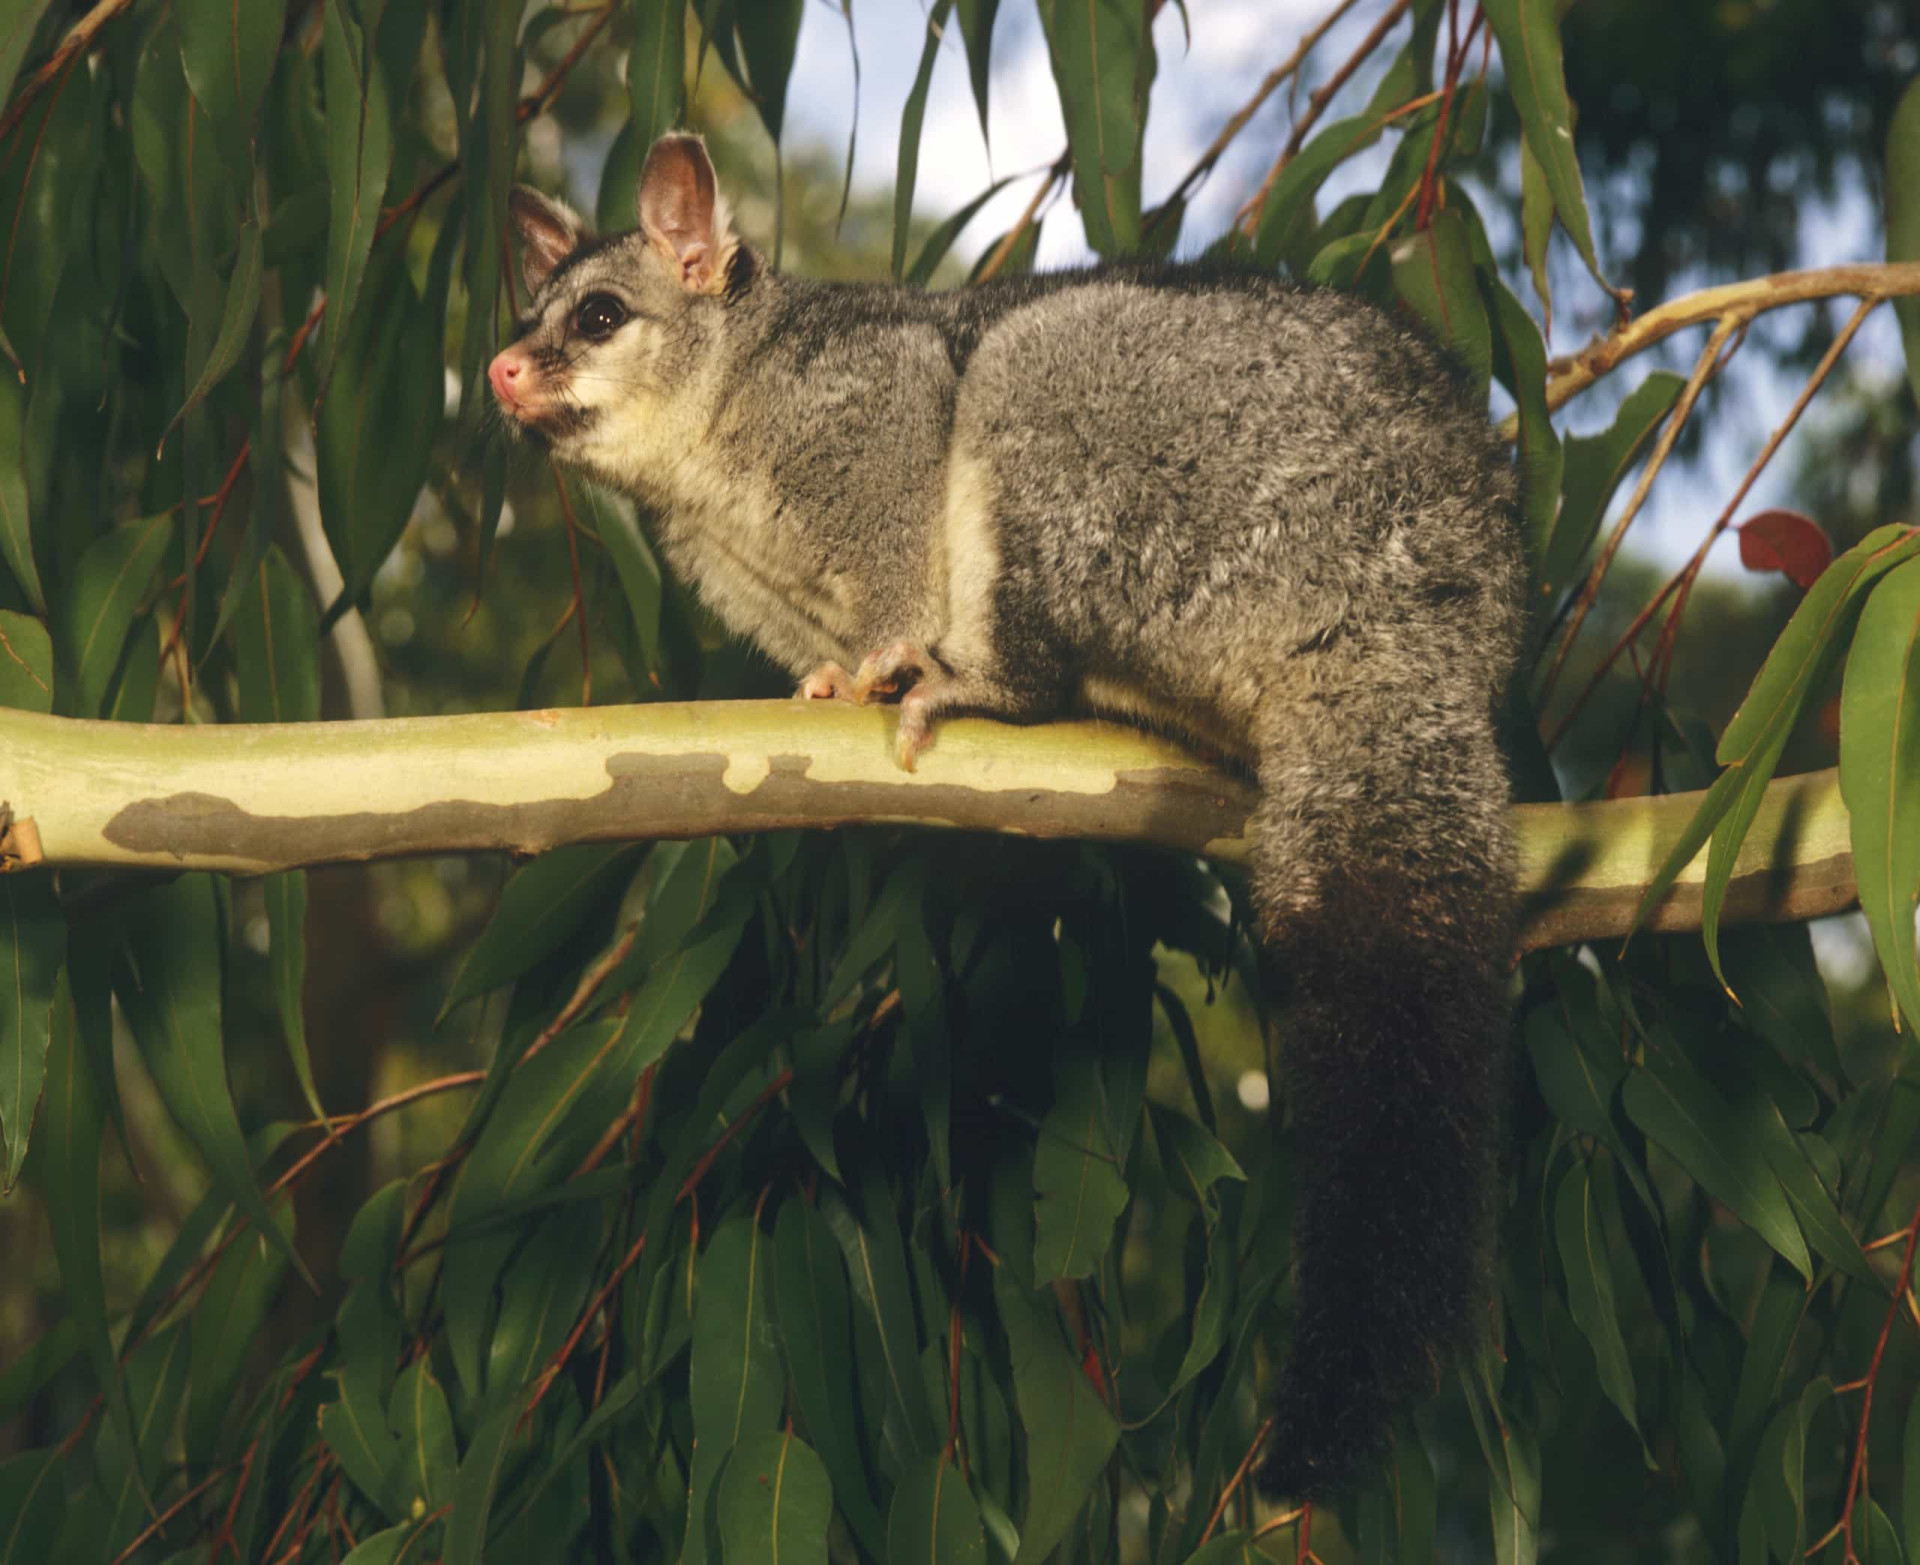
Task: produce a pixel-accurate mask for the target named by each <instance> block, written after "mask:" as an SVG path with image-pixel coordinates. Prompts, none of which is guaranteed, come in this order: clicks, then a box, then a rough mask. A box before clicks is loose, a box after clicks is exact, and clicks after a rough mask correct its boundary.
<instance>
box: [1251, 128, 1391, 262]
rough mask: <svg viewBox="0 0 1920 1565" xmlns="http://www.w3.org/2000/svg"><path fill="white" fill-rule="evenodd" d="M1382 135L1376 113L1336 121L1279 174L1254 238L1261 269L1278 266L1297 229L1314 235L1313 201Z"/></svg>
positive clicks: (1314, 138)
mask: <svg viewBox="0 0 1920 1565" xmlns="http://www.w3.org/2000/svg"><path fill="white" fill-rule="evenodd" d="M1380 131H1381V122H1380V118H1379V116H1378V115H1375V114H1359V115H1355V116H1354V117H1353V118H1352V119H1345V120H1335V121H1334V122H1333V123H1332V124H1331V125H1328V126H1326V127H1325V128H1324V129H1323V130H1321V131H1320V132H1319V133H1318V134H1317V135H1315V136H1314V137H1313V138H1312V139H1311V140H1309V141H1308V142H1307V143H1306V144H1305V145H1304V146H1302V147H1301V149H1300V150H1299V152H1298V153H1296V154H1295V155H1294V157H1293V159H1292V160H1291V161H1290V162H1289V163H1288V164H1287V166H1286V167H1285V168H1284V169H1282V170H1281V171H1280V177H1279V178H1278V179H1276V180H1275V181H1274V182H1273V189H1271V190H1269V191H1268V192H1267V201H1266V205H1265V206H1263V207H1261V209H1260V226H1259V228H1258V229H1257V230H1256V231H1255V233H1254V254H1255V255H1256V257H1257V258H1258V260H1259V263H1260V264H1261V265H1262V266H1272V265H1275V264H1277V263H1278V261H1279V260H1280V256H1281V252H1282V250H1283V249H1284V248H1285V246H1286V243H1287V241H1288V238H1289V236H1290V235H1291V234H1292V233H1293V231H1294V228H1295V225H1296V224H1299V223H1303V222H1304V223H1305V224H1306V225H1307V228H1308V231H1309V232H1310V231H1311V228H1312V217H1313V198H1314V196H1315V195H1316V194H1317V193H1318V192H1319V189H1320V187H1321V185H1323V184H1324V183H1325V182H1326V179H1327V176H1328V175H1329V174H1331V173H1332V172H1333V171H1334V170H1335V169H1336V168H1338V167H1339V166H1340V165H1341V164H1342V163H1344V162H1345V161H1346V160H1347V159H1348V158H1350V157H1352V156H1353V155H1354V154H1355V153H1357V152H1361V151H1364V150H1365V149H1366V148H1368V147H1370V146H1372V145H1373V144H1374V143H1375V142H1376V141H1378V140H1379V139H1380ZM1371 237H1372V236H1371V235H1369V236H1368V239H1369V242H1371Z"/></svg>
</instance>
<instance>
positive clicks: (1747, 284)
mask: <svg viewBox="0 0 1920 1565" xmlns="http://www.w3.org/2000/svg"><path fill="white" fill-rule="evenodd" d="M1913 294H1920V261H1862V262H1858V263H1856V264H1855V265H1851V266H1823V267H1818V268H1815V269H1814V270H1812V271H1805V272H1775V273H1773V274H1772V275H1770V276H1767V277H1750V278H1748V279H1747V280H1746V281H1744V282H1737V283H1726V284H1723V285H1722V286H1721V287H1718V288H1703V289H1701V290H1700V291H1699V292H1698V293H1689V294H1682V295H1681V296H1680V297H1679V298H1678V299H1670V300H1668V301H1667V303H1665V304H1663V305H1661V306H1659V307H1658V308H1657V309H1652V310H1649V311H1647V313H1646V314H1645V315H1642V316H1640V317H1639V318H1638V319H1637V320H1634V321H1631V322H1629V323H1628V324H1627V325H1625V326H1623V327H1621V328H1619V329H1618V330H1617V331H1613V332H1610V333H1608V334H1607V335H1606V336H1605V337H1601V338H1598V339H1597V340H1595V341H1594V342H1591V343H1589V344H1588V345H1587V346H1586V347H1584V348H1582V349H1581V350H1580V351H1579V352H1578V353H1576V354H1574V355H1573V356H1572V357H1571V358H1570V359H1568V360H1567V361H1565V363H1563V364H1559V365H1557V366H1556V367H1555V369H1554V373H1553V374H1552V376H1551V377H1550V378H1549V379H1548V381H1547V407H1548V409H1549V410H1553V409H1558V408H1562V407H1565V406H1566V404H1567V403H1568V402H1570V401H1572V400H1573V398H1575V397H1576V396H1578V395H1579V394H1580V393H1581V392H1583V391H1585V390H1586V389H1587V387H1589V386H1591V385H1592V384H1593V383H1594V382H1595V381H1597V380H1598V379H1600V377H1601V376H1603V375H1605V374H1607V373H1609V372H1610V371H1611V370H1613V369H1615V368H1616V367H1617V366H1619V365H1620V364H1622V363H1624V362H1625V361H1626V360H1628V359H1630V358H1632V357H1633V356H1634V355H1635V354H1636V353H1644V352H1646V350H1647V349H1649V348H1651V347H1652V346H1654V344H1655V343H1660V342H1665V341H1666V340H1667V338H1669V337H1671V336H1672V335H1673V334H1674V333H1675V332H1677V331H1685V330H1686V329H1687V328H1688V327H1689V326H1704V325H1706V324H1707V323H1708V322H1709V321H1719V320H1721V319H1723V318H1725V317H1726V316H1729V315H1735V316H1739V317H1741V318H1743V319H1746V320H1751V319H1752V318H1753V317H1754V316H1756V315H1764V314H1765V313H1766V312H1767V311H1768V310H1777V309H1779V308H1780V307H1781V306H1782V305H1786V304H1807V303H1810V302H1811V301H1813V300H1815V299H1838V298H1859V299H1871V300H1874V301H1875V302H1878V301H1879V300H1882V299H1900V298H1906V297H1908V296H1910V295H1913ZM1519 432H1520V425H1519V420H1518V418H1517V417H1510V418H1508V419H1507V420H1506V421H1505V422H1504V423H1502V424H1501V425H1500V433H1501V435H1502V436H1504V437H1505V438H1506V439H1508V440H1512V439H1514V438H1516V437H1517V436H1518V434H1519Z"/></svg>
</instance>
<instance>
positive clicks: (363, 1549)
mask: <svg viewBox="0 0 1920 1565" xmlns="http://www.w3.org/2000/svg"><path fill="white" fill-rule="evenodd" d="M422 1528H423V1524H422V1523H420V1522H411V1521H407V1522H401V1523H400V1525H399V1526H397V1527H389V1528H387V1529H386V1530H385V1531H384V1532H376V1533H375V1534H374V1535H373V1536H372V1537H370V1538H362V1539H361V1540H360V1543H359V1546H358V1547H357V1548H355V1549H354V1551H353V1552H352V1553H351V1554H349V1555H348V1556H347V1557H346V1559H345V1560H343V1561H342V1562H341V1565H399V1562H400V1561H401V1559H402V1557H403V1556H404V1555H405V1553H406V1551H407V1549H408V1547H409V1545H411V1544H412V1542H413V1540H414V1539H415V1538H416V1537H418V1536H419V1534H420V1532H421V1531H422Z"/></svg>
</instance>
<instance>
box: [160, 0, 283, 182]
mask: <svg viewBox="0 0 1920 1565" xmlns="http://www.w3.org/2000/svg"><path fill="white" fill-rule="evenodd" d="M285 15H286V0H244V3H241V4H236V3H235V0H177V3H176V4H175V6H174V16H175V18H176V19H177V20H178V22H179V24H180V63H181V65H182V66H183V67H184V68H185V70H186V73H187V86H188V88H189V89H190V90H191V91H192V93H193V96H194V98H195V99H196V100H197V101H198V102H199V104H200V107H201V108H202V109H204V110H205V111H206V114H207V118H208V119H209V120H210V121H212V124H213V130H214V135H215V138H216V140H217V142H218V144H219V146H220V148H221V150H222V151H223V152H224V153H225V154H226V157H227V159H228V163H229V166H230V167H231V169H232V171H233V175H234V178H235V180H236V182H238V183H240V184H242V185H244V184H245V183H246V182H247V181H248V180H249V179H251V177H252V174H253V157H254V145H253V142H254V126H255V125H256V124H257V123H258V121H259V118H260V105H261V102H262V100H264V99H265V97H266V94H267V82H268V81H269V79H270V78H271V77H272V75H273V62H274V60H275V58H276V57H277V56H278V54H279V52H280V29H281V25H282V23H283V21H284V18H285Z"/></svg>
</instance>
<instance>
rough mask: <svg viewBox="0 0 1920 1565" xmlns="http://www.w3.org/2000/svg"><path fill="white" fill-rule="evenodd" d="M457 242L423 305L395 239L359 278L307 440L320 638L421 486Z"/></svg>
mask: <svg viewBox="0 0 1920 1565" xmlns="http://www.w3.org/2000/svg"><path fill="white" fill-rule="evenodd" d="M328 3H329V5H332V4H337V3H338V0H328ZM458 239H459V231H458V229H457V228H455V227H454V226H452V225H450V224H448V225H443V226H442V228H441V230H440V237H439V238H438V239H437V240H436V241H435V242H434V248H433V255H432V258H431V259H430V260H429V262H428V266H427V292H426V296H425V297H424V298H422V297H420V296H419V295H417V294H415V292H414V288H413V283H412V280H411V279H410V277H409V276H408V274H407V269H406V254H405V249H404V243H403V240H402V239H400V238H395V239H394V240H392V241H390V242H389V243H388V244H386V245H384V246H382V247H381V250H380V253H379V254H378V255H377V256H375V258H374V264H373V265H372V266H371V267H369V268H368V269H367V271H368V287H367V304H366V307H365V308H363V309H362V310H361V311H360V313H359V315H358V317H357V318H356V319H355V321H354V324H353V326H352V329H351V330H350V331H349V333H348V334H347V338H346V340H345V342H344V343H343V344H342V348H341V355H340V358H339V360H338V364H337V368H336V372H335V375H334V379H333V380H332V382H331V384H330V388H329V389H328V391H327V393H326V400H325V402H324V403H323V404H322V405H321V408H320V411H319V418H318V423H317V428H316V430H315V433H314V446H315V464H316V467H317V468H318V474H317V476H318V480H319V489H320V519H321V522H322V524H323V525H324V527H325V528H326V533H327V541H328V543H329V544H331V545H332V548H333V552H334V556H335V558H336V559H337V560H338V562H339V565H340V573H341V576H342V577H343V585H342V586H341V588H340V594H339V596H338V597H336V598H335V599H334V601H333V602H332V603H330V604H329V605H328V606H327V608H326V610H325V612H324V613H322V615H321V616H320V628H321V629H322V630H323V631H324V630H326V629H328V628H329V627H330V626H331V625H332V624H333V622H334V621H335V620H336V619H338V618H339V617H340V615H341V614H343V613H344V612H346V610H347V608H349V607H350V606H351V605H353V604H356V603H358V602H360V601H361V600H362V598H364V597H365V596H366V594H367V592H368V590H369V589H370V588H371V587H372V585H373V578H374V574H375V573H376V572H377V571H378V570H379V569H380V567H381V565H382V564H383V563H384V562H385V560H386V558H387V556H388V555H389V554H391V553H392V552H393V546H394V545H395V544H396V543H398V542H399V541H400V535H401V534H402V533H403V532H405V531H406V526H407V521H408V518H409V517H411V516H412V514H413V507H414V501H415V499H416V497H417V496H418V495H419V493H420V489H421V486H422V485H423V484H424V483H425V482H426V476H427V467H428V463H429V461H430V460H431V458H432V455H433V443H434V437H435V436H436V435H437V434H438V433H439V431H440V424H441V418H440V413H441V409H442V408H443V407H444V406H445V403H446V387H445V385H444V377H445V370H444V368H443V365H442V360H441V353H442V346H443V339H444V336H445V326H446V290H447V288H448V286H449V284H450V281H451V269H452V265H453V257H454V253H455V251H456V249H457V248H458V244H457V241H458Z"/></svg>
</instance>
